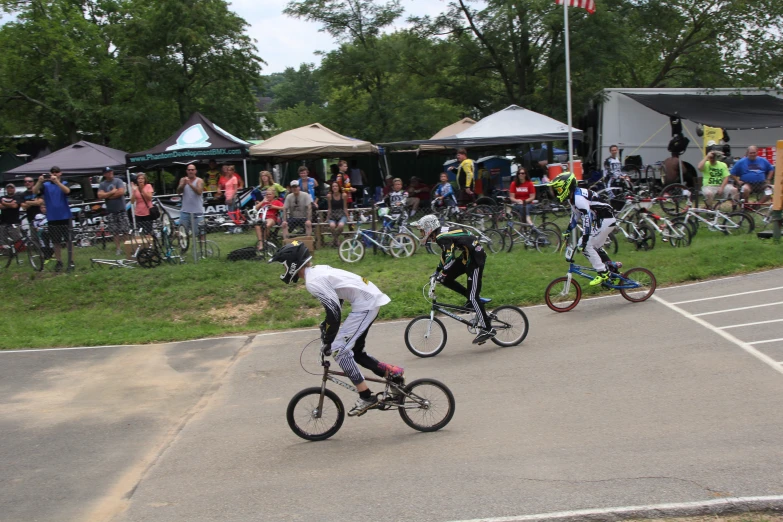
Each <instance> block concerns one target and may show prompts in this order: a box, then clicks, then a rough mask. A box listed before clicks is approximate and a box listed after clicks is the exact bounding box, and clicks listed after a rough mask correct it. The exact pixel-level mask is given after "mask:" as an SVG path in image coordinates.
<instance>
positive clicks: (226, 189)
mask: <svg viewBox="0 0 783 522" xmlns="http://www.w3.org/2000/svg"><path fill="white" fill-rule="evenodd" d="M194 166H195V165H194ZM231 169H232V167H231V166H230V165H223V175H222V176H221V177H220V179H219V180H218V192H217V197H218V198H220V197H221V196H224V197H225V200H226V207H227V210H228V212H229V213H232V212H236V211H237V210H238V208H237V207H238V204H237V200H236V195H237V191H238V190H239V176H237V175H235V173H234V172H233V171H232V170H231ZM237 231H239V232H241V231H242V229H241V228H237V227H234V228H233V229H228V230H226V234H231V233H232V232H237Z"/></svg>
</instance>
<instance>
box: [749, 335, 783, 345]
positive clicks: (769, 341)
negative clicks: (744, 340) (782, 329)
mask: <svg viewBox="0 0 783 522" xmlns="http://www.w3.org/2000/svg"><path fill="white" fill-rule="evenodd" d="M781 341H783V337H781V338H780V339H767V340H766V341H753V342H752V343H748V344H767V343H778V342H781Z"/></svg>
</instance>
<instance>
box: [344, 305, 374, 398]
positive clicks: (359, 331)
mask: <svg viewBox="0 0 783 522" xmlns="http://www.w3.org/2000/svg"><path fill="white" fill-rule="evenodd" d="M379 310H380V308H373V309H372V310H366V311H363V312H351V313H350V314H348V317H346V318H345V321H344V322H343V324H342V325H340V329H339V330H338V331H337V336H336V337H335V338H334V341H332V355H333V356H334V359H335V361H337V364H339V365H340V368H341V369H342V370H343V371H344V372H345V373H346V375H348V378H349V379H351V382H353V383H354V384H359V383H360V382H362V381H363V380H364V376H363V375H362V372H361V370H359V366H358V365H357V364H356V363H357V362H358V363H359V364H360V365H362V366H364V367H365V368H368V369H369V370H371V371H372V372H373V373H374V374H376V375H380V376H383V375H384V374H383V371H381V369H380V368H379V367H378V360H377V359H375V358H374V357H372V356H371V355H369V354H367V353H365V352H364V346H365V342H366V340H367V332H368V330H369V329H370V326H372V323H373V321H375V318H376V317H378V311H379Z"/></svg>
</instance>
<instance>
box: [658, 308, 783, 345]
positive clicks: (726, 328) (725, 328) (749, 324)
mask: <svg viewBox="0 0 783 522" xmlns="http://www.w3.org/2000/svg"><path fill="white" fill-rule="evenodd" d="M672 304H677V303H672ZM780 322H783V319H772V320H770V321H756V322H755V323H743V324H732V325H729V326H720V327H718V330H728V329H729V328H742V327H743V326H753V325H756V324H769V323H780ZM751 344H753V343H751Z"/></svg>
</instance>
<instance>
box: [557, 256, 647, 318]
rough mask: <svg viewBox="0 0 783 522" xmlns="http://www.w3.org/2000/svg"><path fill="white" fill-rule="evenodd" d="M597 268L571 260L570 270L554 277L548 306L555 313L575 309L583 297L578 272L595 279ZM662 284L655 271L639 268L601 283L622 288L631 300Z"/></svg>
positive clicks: (634, 301)
mask: <svg viewBox="0 0 783 522" xmlns="http://www.w3.org/2000/svg"><path fill="white" fill-rule="evenodd" d="M572 255H573V250H572V247H570V246H569V247H568V249H567V251H566V258H567V259H571V256H572ZM595 273H596V270H595V268H592V267H588V266H581V265H577V264H576V263H574V262H573V261H572V262H571V263H569V267H568V273H567V274H566V275H565V276H564V277H558V278H556V279H554V280H553V281H552V282H551V283H549V285H548V286H547V287H546V290H545V292H544V300H545V301H546V305H547V306H548V307H549V308H550V309H551V310H554V311H555V312H568V311H571V310H573V309H574V308H575V307H576V305H577V304H579V301H580V300H581V299H582V287H581V286H580V285H579V282H578V281H577V280H576V279H575V278H574V275H578V276H581V277H584V278H586V279H588V280H592V279H593V278H594V277H595ZM657 285H658V283H657V281H656V280H655V276H654V275H653V273H652V272H650V271H649V270H647V269H646V268H641V267H636V268H631V269H629V270H627V271H626V272H625V273H623V274H620V273H617V272H613V273H611V274H610V276H609V279H608V280H607V281H604V282H603V283H601V286H602V287H604V288H608V289H610V290H619V291H620V295H622V296H623V297H624V298H625V299H627V300H628V301H631V302H632V303H641V302H642V301H646V300H647V299H649V298H650V296H652V295H653V293H654V292H655V288H656V287H657Z"/></svg>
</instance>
